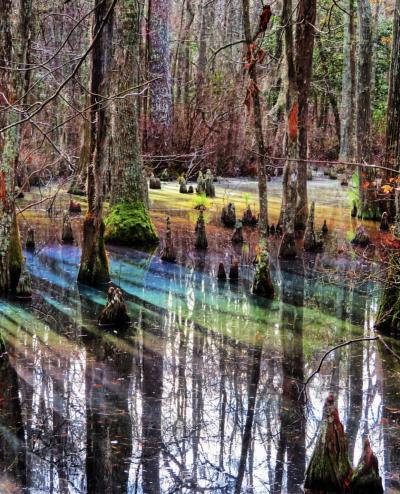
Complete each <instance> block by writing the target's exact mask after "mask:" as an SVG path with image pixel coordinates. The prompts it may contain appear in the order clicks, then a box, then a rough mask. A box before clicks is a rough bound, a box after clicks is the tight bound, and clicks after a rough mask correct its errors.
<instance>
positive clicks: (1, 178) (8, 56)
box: [0, 0, 23, 294]
mask: <svg viewBox="0 0 400 494" xmlns="http://www.w3.org/2000/svg"><path fill="white" fill-rule="evenodd" d="M0 12H1V16H0V67H1V68H0V87H1V91H2V96H1V98H0V128H4V127H6V126H7V125H8V124H14V123H16V122H17V121H18V114H17V112H16V111H15V110H14V109H13V107H12V106H11V105H12V102H13V101H14V100H15V99H16V98H17V96H18V94H19V92H18V89H19V88H20V87H21V84H19V82H20V81H21V78H20V77H19V75H18V76H17V77H15V79H14V78H13V76H12V73H11V72H10V71H9V70H5V69H4V67H9V66H10V65H11V63H12V33H11V28H12V25H11V23H12V21H11V19H12V2H11V1H10V0H0ZM21 42H23V40H21ZM19 142H20V131H19V127H18V126H14V127H11V128H9V129H8V130H6V131H5V132H4V133H3V135H1V136H0V293H3V294H4V293H6V292H7V291H8V290H9V289H10V288H11V289H14V288H15V287H16V286H17V283H18V278H19V275H20V272H21V266H22V248H21V241H20V238H19V231H18V224H17V219H16V213H15V173H16V164H17V161H18V153H19Z"/></svg>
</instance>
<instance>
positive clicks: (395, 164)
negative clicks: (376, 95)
mask: <svg viewBox="0 0 400 494" xmlns="http://www.w3.org/2000/svg"><path fill="white" fill-rule="evenodd" d="M385 162H386V163H385V166H387V167H389V168H393V170H396V172H399V171H400V0H396V5H395V9H394V19H393V45H392V57H391V63H390V72H389V93H388V106H387V125H386V150H385Z"/></svg>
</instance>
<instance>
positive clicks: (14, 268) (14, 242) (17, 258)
mask: <svg viewBox="0 0 400 494" xmlns="http://www.w3.org/2000/svg"><path fill="white" fill-rule="evenodd" d="M9 248H10V257H9V259H10V260H9V263H10V264H9V269H10V284H11V289H12V290H15V288H16V286H17V285H18V280H19V276H20V274H21V269H22V263H23V261H24V256H23V254H22V246H21V238H20V236H19V229H18V224H17V218H16V216H15V215H14V219H13V225H12V228H11V237H10V247H9Z"/></svg>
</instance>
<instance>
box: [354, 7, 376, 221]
mask: <svg viewBox="0 0 400 494" xmlns="http://www.w3.org/2000/svg"><path fill="white" fill-rule="evenodd" d="M357 6H358V66H357V75H358V81H357V159H358V161H359V162H360V163H362V162H364V161H365V162H366V163H368V162H369V161H370V159H371V146H370V140H371V69H372V16H371V5H370V2H369V0H359V1H358V3H357ZM359 174H360V180H359V183H360V186H359V193H360V207H359V216H360V217H361V218H364V219H378V218H379V208H378V203H377V202H376V197H375V187H374V186H373V185H372V182H373V181H374V179H375V171H374V170H373V169H371V168H366V167H363V166H360V167H359Z"/></svg>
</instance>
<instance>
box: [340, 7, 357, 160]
mask: <svg viewBox="0 0 400 494" xmlns="http://www.w3.org/2000/svg"><path fill="white" fill-rule="evenodd" d="M344 9H345V10H346V12H344V13H343V21H344V33H343V74H342V100H341V105H340V120H341V126H340V151H339V159H340V160H341V161H350V160H351V159H352V158H353V132H354V95H355V66H356V64H355V43H354V0H346V1H345V4H344Z"/></svg>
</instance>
